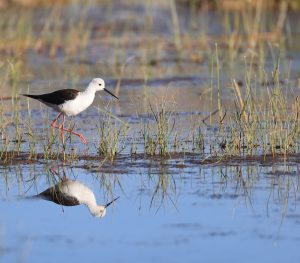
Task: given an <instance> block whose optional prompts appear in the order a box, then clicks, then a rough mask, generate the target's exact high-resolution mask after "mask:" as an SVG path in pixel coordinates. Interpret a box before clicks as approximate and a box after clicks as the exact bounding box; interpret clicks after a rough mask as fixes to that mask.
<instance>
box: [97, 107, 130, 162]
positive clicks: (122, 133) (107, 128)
mask: <svg viewBox="0 0 300 263" xmlns="http://www.w3.org/2000/svg"><path fill="white" fill-rule="evenodd" d="M127 130H128V124H127V123H126V122H124V121H122V120H121V119H119V118H118V117H116V116H115V115H113V114H112V113H111V112H110V110H109V109H107V110H101V113H100V109H99V127H98V133H99V137H98V138H99V141H98V140H97V141H98V146H97V152H98V154H99V155H100V156H103V157H105V158H108V159H110V160H113V159H114V157H115V156H116V155H117V154H119V153H121V152H122V151H124V150H125V147H126V146H125V142H126V132H127Z"/></svg>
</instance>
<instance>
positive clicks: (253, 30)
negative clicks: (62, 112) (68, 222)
mask: <svg viewBox="0 0 300 263" xmlns="http://www.w3.org/2000/svg"><path fill="white" fill-rule="evenodd" d="M298 10H299V1H296V0H294V1H284V0H282V1H260V0H257V1H243V0H241V1H228V0H218V1H175V0H168V1H144V2H140V1H134V0H132V1H131V0H130V1H117V2H116V1H90V2H89V3H85V4H83V3H81V2H77V1H76V2H73V1H51V4H50V5H49V3H46V2H45V1H15V2H14V3H11V2H8V1H0V35H1V38H0V91H1V94H0V177H1V180H2V186H1V188H0V192H1V198H3V199H5V200H6V199H7V198H11V196H22V197H24V196H27V195H29V194H36V193H37V192H39V191H40V190H42V189H43V188H46V186H47V187H49V186H50V185H54V184H56V183H58V182H59V181H60V180H61V177H60V176H55V175H53V174H51V173H50V172H49V171H50V170H51V169H52V167H57V168H58V169H57V171H58V175H66V176H67V177H68V178H71V179H78V178H79V179H81V180H83V181H85V182H88V183H89V184H90V186H92V188H94V190H95V192H96V195H98V196H97V197H98V198H100V199H101V198H102V200H103V199H105V201H107V200H111V199H112V198H113V197H114V196H118V195H120V196H121V198H120V200H121V201H120V200H118V201H117V202H116V204H114V206H115V208H114V209H112V214H113V215H114V213H115V214H116V215H118V216H120V217H122V218H123V217H124V214H126V215H127V213H128V211H130V213H132V214H134V215H136V210H138V211H140V213H141V214H143V213H147V212H149V211H150V212H149V213H153V214H155V215H157V214H158V215H159V217H161V218H165V217H164V216H165V214H167V216H166V221H165V225H164V226H163V227H162V226H161V225H160V222H159V220H158V219H154V217H155V216H152V214H151V219H153V220H154V221H155V220H158V221H155V224H154V225H153V226H154V229H152V230H153V233H154V232H156V233H157V231H156V230H157V227H160V228H164V229H169V230H166V231H167V233H169V232H172V231H174V233H175V234H174V235H175V236H172V241H170V242H171V243H172V242H174V243H175V244H176V246H177V245H181V244H183V243H184V244H185V242H188V241H190V240H191V242H190V243H192V244H195V243H197V242H194V241H195V240H197V241H199V240H198V239H197V238H198V237H194V236H193V234H192V233H190V232H193V231H191V230H195V231H198V232H199V236H200V237H201V240H202V239H203V240H207V239H206V238H207V237H209V238H216V237H217V238H221V237H224V238H228V239H229V240H231V241H232V242H233V244H236V242H235V241H233V240H236V237H237V236H239V237H240V236H241V235H240V233H241V232H240V231H242V230H241V229H242V227H241V228H238V227H237V228H236V229H235V228H231V225H230V224H231V223H228V222H231V221H230V219H228V218H226V216H225V218H226V220H228V221H226V222H225V224H228V225H226V226H228V228H226V227H225V230H224V229H223V230H222V229H221V230H220V228H218V226H219V225H220V224H219V223H218V224H216V225H214V226H211V230H206V229H210V228H209V227H208V228H206V227H207V225H206V226H204V227H203V226H202V225H201V223H199V222H203V221H201V220H204V219H203V217H204V218H205V216H206V215H207V216H208V218H214V220H215V217H214V216H209V215H210V214H211V210H210V208H209V207H210V205H211V204H212V205H213V206H214V207H215V210H214V211H217V212H215V213H216V214H217V216H219V218H222V216H224V214H226V212H224V210H222V202H224V203H225V207H226V208H227V209H228V210H231V208H232V203H234V204H238V205H237V206H239V205H240V204H242V205H241V206H242V207H243V208H241V210H242V212H241V214H242V215H241V219H242V220H245V221H246V222H247V224H249V225H250V228H251V227H252V226H254V225H259V224H260V220H262V219H258V218H265V217H268V216H269V217H270V218H272V219H274V218H275V219H276V220H277V221H276V220H275V221H276V223H274V222H272V224H270V225H268V223H266V222H265V221H264V224H263V226H262V228H263V229H259V228H258V227H257V228H255V227H254V228H255V229H254V230H255V231H254V233H256V234H257V235H256V236H255V237H254V238H253V237H252V238H249V240H251V242H258V241H260V240H265V239H272V240H274V239H276V240H279V239H282V240H285V237H286V236H287V237H286V239H287V240H289V241H290V240H291V239H293V240H299V237H298V236H297V235H298V232H297V231H295V236H293V235H292V234H291V233H290V232H288V231H285V230H282V231H283V233H284V234H283V236H284V237H281V236H280V234H278V233H277V227H278V225H280V226H281V225H283V224H284V223H283V222H285V221H287V223H286V224H287V225H289V226H292V227H294V226H295V225H297V224H298V223H299V222H298V221H299V220H298V212H299V211H298V206H297V205H298V202H299V196H298V195H299V174H298V173H299V172H298V166H299V154H300V144H299V143H300V141H299V138H300V134H299V124H300V122H299V121H300V120H299V88H300V86H299V85H300V82H299V74H298V72H299V58H298V57H299V56H298V52H299V45H298V42H299V40H298V39H299V31H298V28H297V25H298V23H299V17H298V15H297V14H298ZM94 77H102V78H103V79H104V80H105V81H106V85H107V86H108V87H109V88H110V90H113V91H114V93H116V94H117V96H118V97H119V98H120V100H119V101H113V100H111V99H110V98H109V97H108V96H105V95H104V94H102V93H101V98H100V99H99V97H97V96H96V100H95V102H94V105H93V107H90V108H89V109H88V110H87V111H84V112H82V113H81V114H80V115H78V116H77V117H75V118H68V124H67V125H68V129H71V130H79V131H80V132H81V133H83V134H84V135H85V136H86V137H87V138H88V141H89V144H88V145H87V146H85V145H83V144H81V142H80V140H79V139H78V138H77V137H74V136H70V135H69V137H66V140H65V143H64V144H63V143H62V141H61V138H60V136H59V133H58V132H57V130H54V129H53V128H52V127H51V126H50V120H52V119H53V117H54V113H53V112H52V111H51V110H49V109H47V108H46V107H44V106H43V105H41V104H40V103H39V102H35V101H31V100H29V99H27V98H24V97H22V96H20V94H22V93H33V94H40V93H46V92H50V91H54V90H57V89H63V88H78V89H84V88H85V86H86V85H87V84H88V82H89V81H90V80H91V79H92V78H94ZM66 135H67V134H66ZM122 199H123V200H124V199H125V200H127V201H124V202H126V206H130V207H127V208H126V209H128V210H125V208H124V209H123V210H122V209H121V208H120V211H119V212H118V206H119V205H120V206H122ZM133 200H134V201H133ZM217 201H219V202H220V203H217ZM3 203H5V201H3ZM103 203H105V202H103ZM137 203H138V205H137ZM123 204H124V203H123ZM25 206H26V207H29V206H30V205H28V204H27V205H25ZM233 206H235V205H233ZM133 207H134V209H133ZM185 207H186V209H185ZM255 207H258V210H259V212H258V214H259V215H258V217H255V218H254V216H253V217H251V216H245V214H247V213H248V212H247V211H252V212H253V211H254V210H255ZM24 209H25V208H24ZM30 209H32V207H31V206H30ZM46 209H50V208H49V207H48V206H47V208H46ZM202 209H203V210H202ZM148 210H149V211H148ZM51 211H52V213H53V210H51ZM66 211H69V212H70V210H66ZM145 211H147V212H145ZM181 211H185V214H189V213H190V214H191V215H193V216H194V215H196V216H195V220H196V221H193V219H191V218H184V217H180V219H178V220H179V221H180V220H182V223H180V222H179V223H177V222H175V221H176V220H175V221H174V217H175V218H177V216H176V215H178V214H180V212H181ZM121 212H122V213H121ZM71 213H72V212H71ZM74 213H76V212H74ZM174 213H176V215H175V216H174ZM237 213H238V212H237ZM250 213H251V212H250ZM253 213H254V214H255V212H253ZM65 214H67V213H65ZM65 214H64V216H65ZM144 215H145V214H144ZM200 215H201V216H200ZM76 216H77V214H76ZM202 216H203V217H202ZM50 217H51V218H52V219H53V217H54V216H50ZM112 217H113V216H112ZM128 217H129V216H128ZM37 218H38V219H39V216H37ZM178 218H179V217H178ZM38 219H37V220H38ZM127 219H128V221H130V220H131V219H130V218H127ZM114 220H116V219H114ZM172 220H173V221H172ZM54 221H55V220H54ZM133 222H135V223H136V226H132V225H130V224H129V223H128V224H129V226H128V231H131V233H133V232H135V228H134V227H137V228H138V223H137V222H138V219H137V218H135V217H134V216H133ZM147 222H148V225H151V222H150V221H147ZM205 222H206V221H205ZM212 222H213V221H212ZM278 222H279V223H278ZM0 223H1V221H0ZM206 223H207V222H206ZM206 223H203V224H204V225H205V224H206ZM38 224H39V223H37V225H38ZM104 224H105V223H104ZM207 224H208V225H210V224H209V223H207ZM121 225H122V224H117V223H116V222H114V227H115V229H118V230H119V231H120V233H122V231H124V230H123V229H122V228H121ZM165 226H167V228H165ZM97 227H98V226H96V228H97ZM107 229H110V230H111V228H110V227H109V226H108V227H107ZM145 229H146V227H145ZM181 229H184V230H185V231H187V233H190V234H191V235H190V236H187V235H186V234H183V233H182V232H181V231H182V230H181ZM204 229H205V230H204ZM216 229H217V230H216ZM228 229H229V230H228ZM274 229H276V230H274ZM0 230H1V228H0ZM87 231H88V232H89V233H91V229H89V230H87ZM102 231H104V232H105V230H103V229H102ZM168 231H169V232H168ZM189 231H190V232H189ZM141 232H143V231H142V230H141ZM198 232H197V233H198ZM270 232H271V234H270ZM275 232H276V233H277V234H274V233H275ZM29 233H30V232H29ZM29 233H26V234H27V235H30V234H29ZM143 233H144V232H143ZM167 233H166V234H165V235H166V236H167ZM126 234H128V233H126ZM148 234H150V236H151V234H152V233H148ZM177 234H178V235H179V237H178V236H177ZM50 235H51V234H50ZM64 235H66V236H69V234H68V233H65V234H64ZM104 235H106V237H107V238H108V239H109V232H107V233H106V232H105V233H104ZM270 236H271V237H270ZM274 236H275V237H274ZM127 237H128V240H134V241H133V242H136V243H138V244H139V245H141V244H146V246H152V245H153V244H156V242H158V240H160V237H157V236H154V237H153V239H152V243H150V245H149V243H147V242H148V240H145V239H144V238H142V239H140V238H137V239H135V238H134V237H132V236H131V235H130V234H128V235H127ZM93 238H95V239H96V240H97V238H96V237H94V236H93V235H92V238H91V239H93ZM119 238H120V240H122V237H119ZM33 239H34V238H33ZM87 239H88V238H87ZM109 240H111V239H109ZM174 240H175V241H174ZM187 240H188V241H187ZM0 241H1V231H0ZM67 242H68V241H66V243H67ZM97 242H98V241H97ZM99 242H100V241H99ZM126 242H127V241H126ZM128 242H129V243H130V241H128ZM160 242H161V241H160ZM297 242H298V241H297ZM297 242H296V241H295V242H294V243H293V246H292V249H294V248H295V251H297V249H296V247H297ZM112 243H113V242H112ZM158 243H159V242H158ZM174 243H172V244H174ZM202 243H203V242H202ZM204 243H205V242H204ZM102 245H103V244H102ZM113 245H115V244H113ZM169 245H170V244H169ZM169 245H168V246H169ZM118 246H119V247H122V246H121V245H120V244H119V243H118V245H117V247H118ZM141 246H142V245H141ZM170 246H172V245H170ZM4 247H5V245H4ZM192 247H193V248H194V249H195V250H197V246H194V245H193V246H192ZM156 249H157V248H156ZM270 251H272V252H274V251H273V250H272V249H271V248H270ZM280 251H281V252H283V251H282V250H278V253H277V252H276V253H274V254H273V257H274V258H276V257H278V258H283V255H284V253H281V252H280ZM0 252H1V243H0ZM292 252H293V251H292ZM159 253H160V255H161V254H162V252H161V251H160V252H159ZM7 254H9V253H6V252H4V257H5V256H6V255H7ZM146 254H147V253H146ZM197 255H198V254H197V253H195V254H192V255H191V259H195V258H198V257H197ZM0 258H1V253H0ZM179 258H180V257H179ZM207 258H208V257H207ZM106 259H108V256H106ZM115 260H117V259H115Z"/></svg>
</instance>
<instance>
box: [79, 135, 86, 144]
mask: <svg viewBox="0 0 300 263" xmlns="http://www.w3.org/2000/svg"><path fill="white" fill-rule="evenodd" d="M78 137H79V138H80V140H81V141H82V142H83V143H84V144H87V143H88V142H87V140H86V139H85V138H84V136H83V135H82V134H78Z"/></svg>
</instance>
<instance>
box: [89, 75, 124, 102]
mask: <svg viewBox="0 0 300 263" xmlns="http://www.w3.org/2000/svg"><path fill="white" fill-rule="evenodd" d="M87 89H88V91H91V90H92V91H93V92H96V91H100V90H104V91H106V92H107V93H109V94H110V95H111V96H113V97H115V98H116V99H119V98H118V97H117V96H116V95H115V94H113V93H112V92H111V91H109V90H108V89H106V88H105V82H104V80H103V79H101V78H94V79H93V80H92V81H91V82H90V84H89V86H88V88H87Z"/></svg>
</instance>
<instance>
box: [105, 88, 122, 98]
mask: <svg viewBox="0 0 300 263" xmlns="http://www.w3.org/2000/svg"><path fill="white" fill-rule="evenodd" d="M104 90H105V91H106V92H107V93H109V94H110V95H112V96H113V97H115V98H116V99H117V100H118V99H119V98H118V97H117V96H116V95H115V94H113V93H112V92H110V91H109V90H108V89H104Z"/></svg>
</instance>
